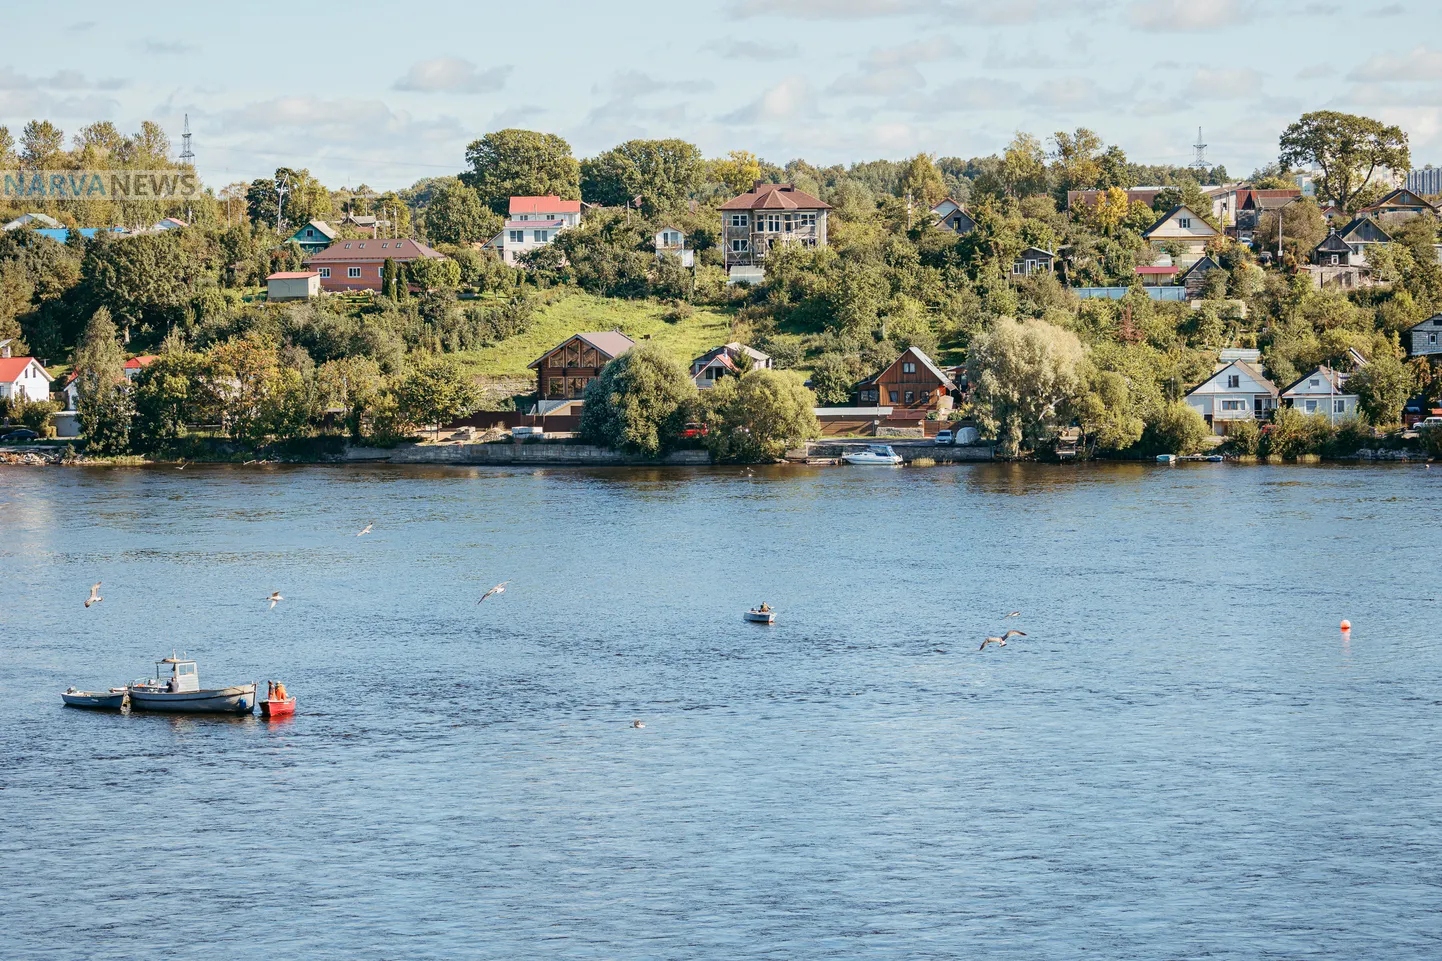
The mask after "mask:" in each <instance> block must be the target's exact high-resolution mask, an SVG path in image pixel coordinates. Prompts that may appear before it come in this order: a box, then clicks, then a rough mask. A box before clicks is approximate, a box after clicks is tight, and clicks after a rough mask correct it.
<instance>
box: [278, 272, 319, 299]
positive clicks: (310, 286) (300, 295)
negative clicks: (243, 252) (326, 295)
mask: <svg viewBox="0 0 1442 961" xmlns="http://www.w3.org/2000/svg"><path fill="white" fill-rule="evenodd" d="M319 294H320V271H318V270H282V271H280V272H278V273H274V274H271V275H270V276H269V277H267V278H265V299H266V300H310V299H311V298H312V297H316V296H318V295H319Z"/></svg>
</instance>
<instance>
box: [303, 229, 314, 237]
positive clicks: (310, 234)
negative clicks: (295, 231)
mask: <svg viewBox="0 0 1442 961" xmlns="http://www.w3.org/2000/svg"><path fill="white" fill-rule="evenodd" d="M305 235H306V236H307V237H314V236H315V231H314V230H309V229H308V230H306V232H305Z"/></svg>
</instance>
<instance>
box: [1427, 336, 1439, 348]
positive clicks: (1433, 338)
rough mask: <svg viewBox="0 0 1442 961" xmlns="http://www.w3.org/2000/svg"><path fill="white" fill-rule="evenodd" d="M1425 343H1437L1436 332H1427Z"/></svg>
mask: <svg viewBox="0 0 1442 961" xmlns="http://www.w3.org/2000/svg"><path fill="white" fill-rule="evenodd" d="M1427 343H1428V344H1429V345H1430V344H1435V343H1437V335H1436V334H1428V335H1427Z"/></svg>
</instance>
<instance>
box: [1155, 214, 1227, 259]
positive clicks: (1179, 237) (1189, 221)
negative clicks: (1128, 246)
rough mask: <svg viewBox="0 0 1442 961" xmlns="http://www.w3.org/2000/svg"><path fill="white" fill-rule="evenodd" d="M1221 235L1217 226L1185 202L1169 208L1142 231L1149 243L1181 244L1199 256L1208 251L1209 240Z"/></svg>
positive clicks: (1186, 249)
mask: <svg viewBox="0 0 1442 961" xmlns="http://www.w3.org/2000/svg"><path fill="white" fill-rule="evenodd" d="M1219 235H1220V231H1218V230H1217V228H1215V227H1213V226H1212V225H1211V224H1209V223H1207V221H1206V220H1205V219H1204V218H1203V217H1202V216H1201V214H1199V213H1197V212H1196V211H1195V210H1192V209H1191V208H1190V207H1188V206H1186V205H1185V204H1178V205H1177V206H1175V207H1173V208H1172V209H1171V210H1168V211H1167V212H1166V213H1165V214H1163V215H1162V216H1161V219H1159V220H1158V221H1157V222H1156V223H1154V224H1152V225H1151V226H1150V227H1148V228H1147V229H1146V230H1144V231H1142V239H1143V240H1145V241H1146V242H1147V243H1149V244H1154V245H1156V246H1161V245H1162V244H1168V243H1175V244H1180V245H1181V248H1182V250H1183V251H1185V252H1187V253H1189V254H1196V255H1198V256H1200V255H1201V254H1202V253H1204V252H1205V251H1206V249H1207V241H1209V240H1211V239H1212V238H1213V237H1216V236H1219Z"/></svg>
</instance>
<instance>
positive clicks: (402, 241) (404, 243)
mask: <svg viewBox="0 0 1442 961" xmlns="http://www.w3.org/2000/svg"><path fill="white" fill-rule="evenodd" d="M405 245H406V242H405V241H404V240H397V241H396V250H400V249H401V248H402V247H404V246H405Z"/></svg>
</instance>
